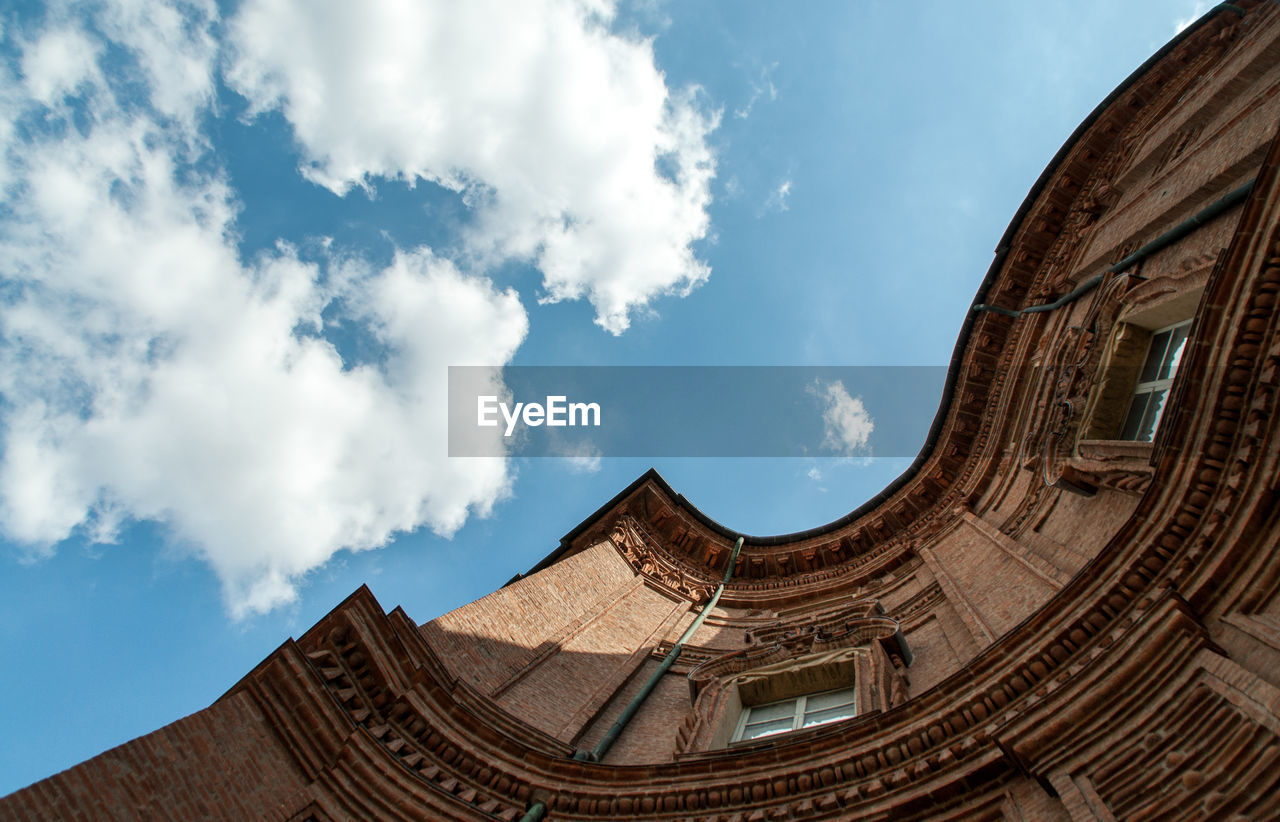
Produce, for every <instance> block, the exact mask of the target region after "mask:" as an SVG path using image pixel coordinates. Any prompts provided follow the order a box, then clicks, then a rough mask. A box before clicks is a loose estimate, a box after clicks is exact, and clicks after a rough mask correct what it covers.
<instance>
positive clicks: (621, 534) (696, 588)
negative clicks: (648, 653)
mask: <svg viewBox="0 0 1280 822" xmlns="http://www.w3.org/2000/svg"><path fill="white" fill-rule="evenodd" d="M609 539H610V540H612V542H613V544H614V546H616V547H617V549H618V551H619V552H620V553H621V554H622V556H623V557H625V558H626V560H627V562H629V563H630V564H631V567H633V568H635V569H636V573H638V574H640V575H642V576H644V577H645V578H647V579H649V580H652V581H653V582H655V583H657V584H658V585H661V586H662V587H664V588H667V589H669V590H671V591H674V592H675V593H677V594H679V595H681V596H683V597H686V598H688V599H690V600H692V601H693V602H695V603H699V604H701V603H703V602H706V601H707V600H708V599H710V598H711V594H712V592H713V591H715V588H716V583H715V581H714V580H712V579H711V578H710V577H708V576H707V575H705V574H702V573H700V572H698V571H696V570H695V569H693V568H690V567H688V566H685V565H683V564H681V563H678V562H676V561H675V560H673V559H672V557H671V555H670V554H669V553H667V552H665V551H659V550H655V549H654V548H653V547H651V546H652V544H653V543H652V541H651V540H650V539H649V538H647V537H646V534H645V529H644V527H643V526H641V525H640V523H639V522H637V521H636V519H635V517H632V516H630V515H625V514H624V515H623V516H621V517H618V520H617V522H615V523H614V526H613V530H612V531H611V532H610V534H609Z"/></svg>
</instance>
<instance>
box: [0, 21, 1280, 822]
mask: <svg viewBox="0 0 1280 822" xmlns="http://www.w3.org/2000/svg"><path fill="white" fill-rule="evenodd" d="M1278 132H1280V6H1278V5H1277V4H1274V3H1263V2H1257V0H1241V2H1239V3H1237V4H1229V5H1223V6H1219V7H1217V9H1216V10H1215V11H1214V12H1213V13H1211V14H1210V15H1208V16H1207V17H1206V18H1205V19H1204V20H1203V21H1202V22H1201V23H1199V24H1197V25H1195V26H1192V27H1191V28H1190V29H1188V30H1187V31H1186V32H1184V33H1183V34H1181V35H1180V36H1179V38H1178V39H1177V40H1175V41H1174V42H1173V43H1172V44H1170V46H1168V47H1167V48H1166V49H1164V50H1162V51H1161V52H1160V53H1159V54H1158V55H1157V56H1156V57H1155V58H1153V59H1152V61H1150V62H1149V63H1148V64H1147V65H1145V66H1144V67H1143V68H1142V69H1141V70H1140V71H1138V72H1137V73H1135V75H1134V76H1133V77H1131V78H1130V79H1129V80H1128V81H1126V83H1125V84H1124V85H1123V86H1122V87H1121V88H1120V89H1118V90H1117V91H1116V93H1115V94H1113V95H1112V96H1111V97H1110V98H1108V100H1107V101H1106V102H1105V104H1104V105H1102V106H1101V107H1100V108H1099V109H1098V111H1096V112H1095V113H1094V114H1093V115H1092V116H1091V117H1090V119H1089V120H1088V121H1087V122H1086V123H1085V124H1084V125H1082V127H1081V129H1080V130H1079V131H1078V132H1077V133H1076V134H1075V135H1073V137H1072V139H1071V140H1070V141H1069V142H1068V144H1067V145H1066V146H1064V148H1063V150H1062V151H1061V152H1060V153H1059V155H1058V156H1057V157H1056V158H1055V159H1054V160H1053V162H1052V163H1051V165H1050V167H1049V169H1048V171H1047V172H1046V175H1045V176H1044V178H1043V179H1042V180H1041V181H1040V182H1039V183H1037V186H1036V188H1035V189H1034V190H1033V191H1032V192H1031V194H1030V195H1029V196H1028V198H1027V201H1026V203H1025V204H1024V207H1023V209H1022V210H1020V212H1019V214H1018V215H1017V216H1016V217H1015V219H1014V221H1013V223H1012V224H1011V225H1010V228H1009V231H1008V232H1007V234H1006V236H1005V237H1004V238H1003V239H1002V240H1001V242H1000V246H999V250H998V252H997V257H996V261H995V263H994V264H993V266H992V269H991V271H990V272H989V274H988V277H987V279H986V280H985V281H984V282H983V284H982V285H981V286H980V289H979V293H978V297H977V299H976V301H975V302H976V303H981V304H983V305H984V306H988V307H995V308H998V309H1003V311H991V310H986V309H983V310H980V311H972V312H970V313H969V315H968V316H967V319H966V321H965V325H964V329H963V331H962V333H961V339H960V342H959V344H958V349H957V358H956V360H955V362H954V363H953V365H952V368H951V373H950V375H949V379H948V386H947V394H946V397H945V399H944V405H943V409H942V410H941V411H940V414H939V422H938V427H937V429H936V431H935V436H934V438H933V440H932V442H931V445H930V446H929V448H928V449H927V450H926V452H925V453H924V454H923V455H922V458H921V460H920V461H919V462H918V464H917V465H916V466H915V467H914V468H913V469H912V471H911V472H910V473H909V474H908V475H907V476H906V478H905V479H903V480H902V481H901V482H900V483H899V484H896V485H895V486H894V488H893V489H892V491H891V493H888V494H886V495H885V496H883V497H882V498H878V499H877V500H875V501H874V502H873V503H869V504H868V505H866V506H864V507H863V508H861V509H859V510H857V511H854V512H852V513H851V514H850V515H849V516H848V517H845V518H843V519H841V520H839V521H837V522H835V523H832V524H830V525H827V526H823V527H820V528H816V529H814V530H812V531H808V532H803V533H799V534H794V535H789V536H781V537H772V538H752V537H744V539H743V544H742V547H741V551H740V552H739V553H737V554H736V559H733V560H731V557H734V556H735V553H734V547H735V543H736V542H737V539H738V537H739V536H741V535H738V534H736V533H734V532H731V531H728V530H726V529H725V528H723V527H722V526H719V525H718V524H716V523H713V522H711V521H710V520H708V519H707V518H706V517H705V516H703V515H702V514H701V513H700V512H699V511H697V510H696V509H695V508H693V507H691V506H690V505H689V504H688V503H687V502H685V501H684V500H683V498H681V497H679V496H678V495H677V494H676V493H675V492H674V491H673V490H672V489H670V488H669V487H668V486H667V485H666V483H665V482H664V481H663V480H662V478H661V477H659V476H658V475H657V474H656V473H653V472H650V473H648V474H646V475H644V476H642V477H641V478H639V479H638V480H637V481H636V482H635V483H634V484H633V485H632V486H631V487H630V488H628V489H626V490H624V492H623V493H621V494H620V495H619V496H618V497H617V498H615V500H614V502H612V503H610V504H609V505H608V506H606V507H605V508H604V509H602V510H601V511H600V512H598V513H597V514H596V515H595V516H593V518H592V519H590V520H588V521H587V522H584V523H583V524H582V525H581V526H580V527H579V528H577V529H575V530H574V531H573V532H572V533H571V534H570V535H569V536H567V537H565V539H564V540H563V541H562V543H561V546H560V548H559V549H558V550H557V551H556V552H554V553H553V554H552V555H551V556H549V557H548V558H547V559H546V560H544V561H543V562H542V563H540V564H539V566H538V567H537V570H536V572H531V573H530V574H529V575H527V576H523V577H521V578H519V579H518V580H516V581H514V582H513V583H511V584H510V585H508V586H507V587H505V588H503V589H501V590H500V591H497V592H495V593H494V594H491V595H489V596H487V597H485V598H483V599H481V600H478V601H476V602H474V603H471V604H470V605H467V606H465V607H463V608H460V609H458V610H457V611H454V612H452V613H450V614H446V615H444V616H442V617H440V618H438V619H435V620H432V621H431V622H429V623H427V624H425V625H418V624H415V622H414V621H413V620H412V619H411V618H410V617H409V615H406V614H404V613H403V612H402V611H400V610H399V609H397V610H394V611H392V612H390V613H386V612H384V611H383V609H382V607H381V606H380V605H379V604H378V603H377V602H376V601H374V599H373V597H372V596H371V595H370V594H369V593H368V591H367V589H361V590H360V591H357V592H356V593H355V594H353V595H352V597H351V598H350V599H348V601H347V602H345V603H343V604H342V605H341V606H339V607H338V608H336V609H334V611H333V612H331V613H330V614H329V615H328V616H326V617H325V618H324V619H323V620H321V622H320V623H318V624H317V625H316V626H315V627H313V628H312V629H311V630H310V631H308V632H307V633H306V634H305V635H304V636H303V637H302V638H300V639H299V640H298V641H297V642H288V643H286V644H285V645H283V646H282V647H281V649H280V650H278V651H277V652H276V653H274V654H272V656H271V657H269V658H268V659H267V660H265V661H264V662H263V663H262V664H261V665H259V666H258V668H256V669H255V670H254V671H252V672H251V673H250V674H249V675H248V676H246V677H245V679H244V680H243V681H242V682H241V683H240V684H239V685H237V686H236V688H235V689H233V690H232V692H231V693H230V694H229V695H228V696H226V697H224V698H223V699H221V700H219V701H218V702H217V703H215V704H214V705H213V706H212V707H210V708H208V709H206V710H205V711H202V712H200V713H198V714H196V715H194V716H193V717H191V718H188V719H187V720H183V721H182V722H180V723H175V724H174V725H172V726H169V727H168V728H165V729H162V730H161V731H158V732H157V733H156V734H153V735H151V736H148V737H144V738H142V739H140V740H137V741H135V742H133V743H130V744H129V745H126V746H123V747H122V748H120V749H117V750H115V751H111V752H108V753H107V754H104V755H103V756H101V757H98V758H95V759H93V760H90V761H89V762H87V763H85V764H83V765H81V766H79V767H77V768H74V769H72V770H70V771H68V772H66V773H63V774H59V775H57V776H55V777H52V778H50V779H48V780H46V781H44V782H42V783H39V784H37V785H35V786H32V787H31V788H28V789H27V790H25V791H21V792H19V793H17V794H14V795H13V796H11V797H8V798H6V799H3V800H0V817H3V818H10V817H12V818H17V819H23V818H42V819H53V818H77V814H78V815H79V817H80V818H136V817H140V816H142V817H145V816H148V815H154V816H160V817H170V818H172V817H181V818H201V817H205V816H208V817H212V818H218V817H225V818H253V817H255V816H262V817H265V818H270V819H280V820H285V819H310V818H314V819H319V820H323V819H347V818H359V819H366V818H368V819H374V818H379V819H403V820H409V819H424V818H426V819H450V820H485V819H506V820H514V819H518V818H520V817H521V816H522V815H523V814H524V813H525V812H526V811H527V810H530V809H535V810H536V809H539V808H540V809H543V810H545V812H546V818H549V819H553V820H591V819H593V820H618V819H637V820H641V819H643V820H652V819H664V820H699V822H729V820H737V821H738V822H742V820H768V819H795V820H800V819H862V818H871V819H890V818H892V819H938V820H1031V819H1035V820H1073V821H1078V820H1098V819H1101V820H1107V819H1119V820H1123V819H1131V818H1133V819H1136V818H1195V819H1201V818H1203V819H1210V818H1220V819H1274V818H1280V753H1278V752H1280V551H1278V550H1277V548H1278V547H1280V520H1278V519H1277V515H1276V511H1277V504H1276V502H1277V499H1276V497H1277V494H1278V493H1280V491H1278V490H1277V486H1276V482H1275V478H1276V477H1277V476H1280V413H1278V412H1280V408H1277V401H1278V399H1280V312H1278V311H1277V308H1278V306H1277V300H1278V299H1280V135H1278ZM1249 181H1254V182H1253V184H1252V187H1251V188H1248V189H1246V188H1243V187H1242V184H1244V183H1247V182H1249ZM1233 192H1234V193H1233ZM1228 195H1230V197H1231V198H1232V199H1228V200H1227V201H1226V203H1225V204H1224V205H1222V206H1221V207H1218V206H1215V207H1214V208H1215V210H1214V212H1213V213H1211V214H1208V215H1207V216H1205V215H1206V211H1205V209H1207V208H1209V207H1210V206H1211V205H1212V204H1215V203H1218V202H1219V201H1220V200H1222V198H1224V197H1227V196H1228ZM1196 215H1198V216H1197V220H1196V221H1195V223H1194V224H1187V226H1184V228H1185V230H1182V229H1180V230H1179V233H1176V234H1171V233H1170V231H1171V229H1174V228H1175V227H1177V226H1179V225H1180V224H1182V223H1183V222H1184V221H1186V220H1187V219H1188V218H1190V217H1192V216H1196ZM1135 252H1138V256H1137V258H1136V259H1134V258H1130V255H1133V254H1135ZM1122 259H1128V262H1127V263H1126V264H1125V265H1124V266H1123V267H1120V268H1115V265H1116V264H1117V263H1118V262H1119V261H1120V260H1122ZM1113 268H1114V270H1110V269H1113ZM1083 286H1087V287H1083ZM1060 298H1061V299H1062V304H1061V305H1060V306H1058V307H1056V308H1054V309H1053V310H1049V311H1042V312H1033V313H1016V312H1017V311H1018V310H1020V309H1026V308H1028V307H1031V306H1044V305H1047V304H1049V303H1053V302H1054V301H1055V300H1059V299H1060ZM1011 313H1016V315H1014V316H1011ZM1183 319H1189V320H1191V321H1192V326H1191V337H1190V339H1189V342H1188V345H1187V347H1186V350H1185V352H1184V354H1183V358H1182V364H1181V366H1180V369H1179V374H1178V378H1177V381H1176V383H1175V384H1174V388H1173V391H1172V393H1171V394H1170V397H1169V400H1168V404H1167V407H1166V410H1165V412H1164V416H1163V417H1162V419H1161V421H1160V425H1159V428H1158V429H1157V431H1156V433H1155V438H1154V441H1153V442H1151V443H1133V442H1121V441H1116V440H1110V439H1107V437H1108V436H1114V435H1113V434H1106V433H1105V432H1104V433H1099V432H1102V431H1103V430H1104V429H1106V430H1113V429H1114V428H1115V423H1116V421H1117V420H1120V419H1123V415H1124V413H1125V410H1124V408H1122V407H1121V406H1122V405H1123V404H1124V403H1125V402H1126V401H1127V395H1128V394H1129V393H1130V392H1131V388H1130V387H1129V386H1128V385H1121V384H1120V383H1118V382H1117V381H1116V380H1117V379H1118V378H1117V377H1116V375H1115V373H1114V372H1109V371H1108V365H1109V364H1111V363H1112V362H1113V359H1114V352H1115V351H1116V350H1118V349H1120V348H1122V347H1123V345H1124V343H1125V340H1126V339H1130V340H1136V339H1142V334H1145V333H1148V332H1150V331H1151V330H1152V329H1155V328H1158V327H1161V326H1163V325H1167V324H1171V323H1173V322H1177V321H1180V320H1183ZM1125 329H1130V330H1129V331H1126V330H1125ZM1133 329H1137V331H1134V330H1133ZM1126 334H1128V335H1129V336H1128V337H1126V336H1125V335H1126ZM1131 347H1132V346H1131ZM1128 356H1129V358H1130V359H1133V358H1134V357H1135V356H1137V355H1135V354H1134V352H1132V351H1130V352H1129V354H1128ZM1114 362H1116V363H1119V362H1120V360H1114ZM1108 403H1110V405H1108ZM1108 421H1109V422H1108ZM731 561H732V563H733V564H732V567H730V562H731ZM726 570H728V571H730V572H731V573H730V577H729V581H728V582H727V584H726V585H725V586H724V587H723V590H721V591H720V592H719V595H720V599H719V600H718V607H717V608H715V609H714V610H713V611H712V612H711V613H709V614H708V615H707V619H706V621H705V622H704V623H703V624H702V625H701V627H700V628H698V629H697V630H696V631H695V632H693V634H692V636H690V637H687V638H686V644H685V645H684V646H683V647H682V649H681V652H680V654H679V656H678V658H677V659H675V661H674V663H673V664H672V666H671V668H670V670H668V671H667V672H666V673H665V674H662V675H661V676H660V677H659V676H658V672H659V670H660V667H659V666H660V661H661V660H662V659H664V658H665V657H667V655H668V654H669V653H670V652H671V651H672V649H673V648H674V647H675V645H676V643H677V642H679V641H680V639H681V637H682V636H683V634H684V632H685V629H686V628H687V627H688V626H690V625H691V624H693V621H694V620H695V618H696V617H698V615H700V614H701V613H702V610H703V608H704V607H705V606H706V603H707V600H708V598H709V597H710V596H711V595H712V593H711V592H712V590H713V589H714V588H715V585H716V584H717V583H718V582H719V580H720V579H722V578H723V576H724V574H725V572H726ZM651 680H652V682H651ZM650 684H652V688H651V691H650V693H649V694H648V696H647V698H644V699H643V700H640V699H639V697H640V695H641V694H642V692H643V691H644V690H645V689H646V687H647V686H649V685H650ZM844 688H852V689H853V691H854V693H855V694H856V699H857V710H856V716H854V717H853V718H850V719H845V720H843V721H836V722H832V723H829V724H821V725H816V726H813V727H809V728H804V729H801V730H797V731H794V732H791V733H782V734H778V735H776V736H768V737H764V738H761V739H755V740H750V739H749V740H746V741H740V742H735V741H733V740H732V739H731V732H732V729H733V728H734V727H736V722H737V719H738V717H739V716H741V715H742V713H743V712H744V711H745V710H749V709H750V708H752V707H753V706H754V707H757V708H758V707H761V706H766V705H771V704H784V703H785V702H786V701H787V700H792V702H791V703H790V704H793V705H798V704H800V703H799V702H796V701H795V700H798V699H800V698H804V699H806V700H808V699H809V698H810V697H812V696H814V695H815V694H819V693H822V692H826V691H831V690H836V689H844ZM632 705H636V706H638V707H637V709H636V710H635V712H634V717H633V718H632V719H631V720H630V722H629V723H626V724H625V726H624V727H623V729H622V730H621V733H620V735H619V736H618V737H617V740H616V743H615V744H613V745H612V747H609V748H608V749H607V750H606V751H604V752H603V754H602V755H601V756H600V757H599V761H595V758H596V754H595V749H596V748H597V746H598V745H600V744H601V742H602V740H604V739H605V737H606V732H607V731H608V730H609V729H610V728H611V727H612V726H613V725H614V723H615V722H616V721H617V720H619V718H620V717H622V716H623V715H624V711H625V710H626V709H627V707H628V706H632ZM788 710H790V709H788ZM799 716H803V713H801V714H799ZM249 759H252V762H253V765H252V768H251V769H249V770H246V762H247V761H248V760H249Z"/></svg>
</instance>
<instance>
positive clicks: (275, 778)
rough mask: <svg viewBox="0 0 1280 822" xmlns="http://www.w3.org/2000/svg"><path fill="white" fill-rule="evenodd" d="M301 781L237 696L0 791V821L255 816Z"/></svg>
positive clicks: (292, 794) (289, 797) (291, 797)
mask: <svg viewBox="0 0 1280 822" xmlns="http://www.w3.org/2000/svg"><path fill="white" fill-rule="evenodd" d="M303 787H304V781H303V778H302V775H301V774H300V773H299V771H298V770H297V768H296V767H295V765H294V763H293V760H292V759H291V758H290V757H289V755H288V754H287V753H286V752H285V751H284V750H282V748H281V747H280V744H279V742H278V740H277V738H276V736H275V735H274V734H273V733H272V731H271V729H270V728H268V727H267V725H266V723H265V722H264V721H263V719H262V715H261V714H260V713H259V712H258V710H257V708H256V707H254V706H253V704H252V702H251V701H250V699H249V697H248V695H245V694H239V695H236V696H233V697H229V698H227V699H224V700H221V701H219V702H216V703H214V704H213V705H212V706H210V707H209V708H206V709H205V710H203V711H200V712H198V713H195V714H192V715H191V716H188V717H186V718H185V719H181V720H179V721H177V722H174V723H173V724H171V725H167V726H165V727H164V728H161V729H160V730H158V731H155V732H154V733H150V734H147V735H146V736H143V737H139V738H138V739H135V740H133V741H132V742H128V743H126V744H124V745H121V746H119V747H118V748H112V749H111V750H109V751H107V752H106V753H103V754H100V755H98V756H96V757H94V758H93V759H90V760H88V761H87V762H84V763H81V764H80V765H77V766H76V767H74V768H71V769H69V770H66V771H63V772H62V773H60V774H57V775H55V776H52V777H50V778H48V779H46V780H44V781H42V782H37V783H36V784H35V785H32V786H31V787H29V788H26V789H24V790H21V791H18V792H17V793H14V794H11V795H9V796H8V797H5V798H3V799H0V819H12V820H15V822H17V821H18V820H95V821H96V820H135V819H227V820H243V819H259V818H261V817H262V816H263V814H264V813H265V812H267V811H269V810H272V809H277V810H282V811H283V812H284V813H286V814H287V813H290V812H292V811H293V810H296V808H290V807H288V806H289V805H290V804H296V803H298V802H299V801H300V800H298V799H297V797H298V795H299V794H298V792H299V791H300V790H301V789H302V788H303ZM302 804H305V803H302Z"/></svg>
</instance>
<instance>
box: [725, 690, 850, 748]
mask: <svg viewBox="0 0 1280 822" xmlns="http://www.w3.org/2000/svg"><path fill="white" fill-rule="evenodd" d="M854 713H855V706H854V691H853V688H845V689H843V690H840V691H826V692H825V693H820V694H805V695H804V696H797V697H794V698H792V699H784V700H782V701H781V702H770V703H769V704H768V705H751V706H750V707H746V708H743V709H742V716H741V718H739V720H738V729H737V730H736V731H735V732H734V734H733V741H734V742H743V741H746V740H748V739H760V738H761V737H765V736H772V735H773V734H782V733H789V732H791V731H798V730H800V729H801V728H812V727H813V726H815V725H825V724H827V723H828V722H838V721H840V720H841V719H848V718H849V717H851V716H853V715H854Z"/></svg>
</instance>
